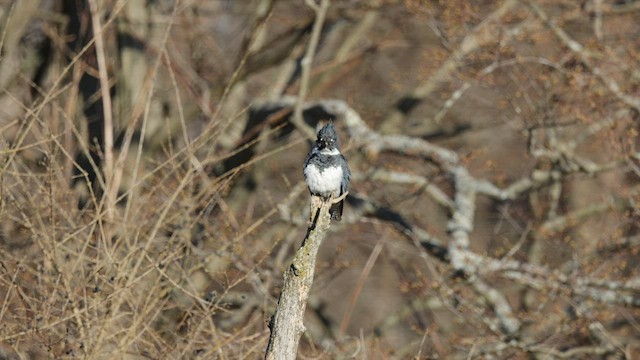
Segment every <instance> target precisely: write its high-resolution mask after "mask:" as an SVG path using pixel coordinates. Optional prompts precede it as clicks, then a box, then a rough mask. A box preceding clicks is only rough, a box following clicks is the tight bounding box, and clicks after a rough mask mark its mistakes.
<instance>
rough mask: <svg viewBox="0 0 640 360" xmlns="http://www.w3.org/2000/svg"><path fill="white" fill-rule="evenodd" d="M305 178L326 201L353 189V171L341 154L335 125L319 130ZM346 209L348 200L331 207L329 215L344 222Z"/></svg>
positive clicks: (315, 193)
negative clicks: (351, 181)
mask: <svg viewBox="0 0 640 360" xmlns="http://www.w3.org/2000/svg"><path fill="white" fill-rule="evenodd" d="M304 177H305V181H306V183H307V186H308V187H309V192H310V193H311V195H313V196H318V197H320V198H322V200H323V201H325V202H326V201H329V200H330V199H335V198H338V197H340V196H341V195H343V194H345V193H346V192H347V191H348V190H349V182H350V180H351V170H349V164H348V163H347V159H346V158H345V157H344V156H343V155H342V154H341V153H340V145H339V143H338V133H336V129H335V128H334V126H333V122H330V123H328V124H327V125H325V126H324V127H323V128H322V129H320V130H319V131H318V134H317V140H316V141H315V143H314V145H313V147H312V148H311V151H310V152H309V154H308V155H307V158H306V159H305V161H304ZM312 207H313V203H312ZM343 207H344V199H342V200H340V201H339V202H337V203H335V204H333V205H332V206H331V208H330V209H329V213H330V214H331V219H332V220H336V221H340V220H341V219H342V210H343ZM312 210H313V209H312ZM311 216H313V214H312V215H311Z"/></svg>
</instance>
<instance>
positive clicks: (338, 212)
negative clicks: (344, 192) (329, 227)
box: [329, 200, 344, 221]
mask: <svg viewBox="0 0 640 360" xmlns="http://www.w3.org/2000/svg"><path fill="white" fill-rule="evenodd" d="M343 207H344V200H341V201H340V202H338V203H335V204H333V205H331V208H330V209H329V213H330V214H331V219H332V220H335V221H340V220H342V208H343Z"/></svg>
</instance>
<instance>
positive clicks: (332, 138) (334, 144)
mask: <svg viewBox="0 0 640 360" xmlns="http://www.w3.org/2000/svg"><path fill="white" fill-rule="evenodd" d="M316 146H317V147H318V149H319V150H325V149H326V150H328V151H332V150H334V149H335V150H337V149H338V147H339V145H338V134H337V133H336V129H334V128H333V123H332V122H330V123H328V124H327V125H325V126H324V127H323V128H322V129H320V131H318V139H317V140H316Z"/></svg>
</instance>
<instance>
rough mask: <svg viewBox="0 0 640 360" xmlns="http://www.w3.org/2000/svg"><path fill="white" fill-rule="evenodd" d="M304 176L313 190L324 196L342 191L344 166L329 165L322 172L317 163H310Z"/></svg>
mask: <svg viewBox="0 0 640 360" xmlns="http://www.w3.org/2000/svg"><path fill="white" fill-rule="evenodd" d="M304 176H305V178H306V180H307V185H308V186H309V190H311V192H314V193H317V194H323V195H324V196H328V195H331V194H333V195H338V194H339V193H340V186H341V184H342V168H341V167H340V166H334V167H329V168H326V169H324V170H323V171H322V172H320V169H318V167H317V166H316V165H314V164H309V165H308V166H307V167H306V168H305V169H304Z"/></svg>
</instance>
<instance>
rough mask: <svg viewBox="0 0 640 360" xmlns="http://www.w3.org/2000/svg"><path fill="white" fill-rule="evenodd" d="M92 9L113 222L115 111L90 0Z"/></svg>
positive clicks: (108, 204) (109, 209)
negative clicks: (112, 106)
mask: <svg viewBox="0 0 640 360" xmlns="http://www.w3.org/2000/svg"><path fill="white" fill-rule="evenodd" d="M89 8H90V9H91V25H92V27H93V36H94V37H95V42H96V47H95V49H96V59H97V61H98V73H99V75H100V92H101V94H102V110H103V117H104V119H103V120H104V138H103V139H104V149H103V153H104V178H105V185H106V188H105V189H104V192H105V195H104V201H105V203H104V206H105V210H106V215H107V220H108V221H109V222H111V221H112V220H113V217H114V212H115V209H114V206H115V199H116V195H117V194H118V189H117V188H116V189H114V187H115V186H114V184H113V168H114V163H113V111H112V108H111V92H110V91H109V74H108V73H107V60H106V56H105V51H104V41H103V39H102V37H103V31H102V25H101V23H100V13H99V11H98V5H97V4H96V0H89Z"/></svg>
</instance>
